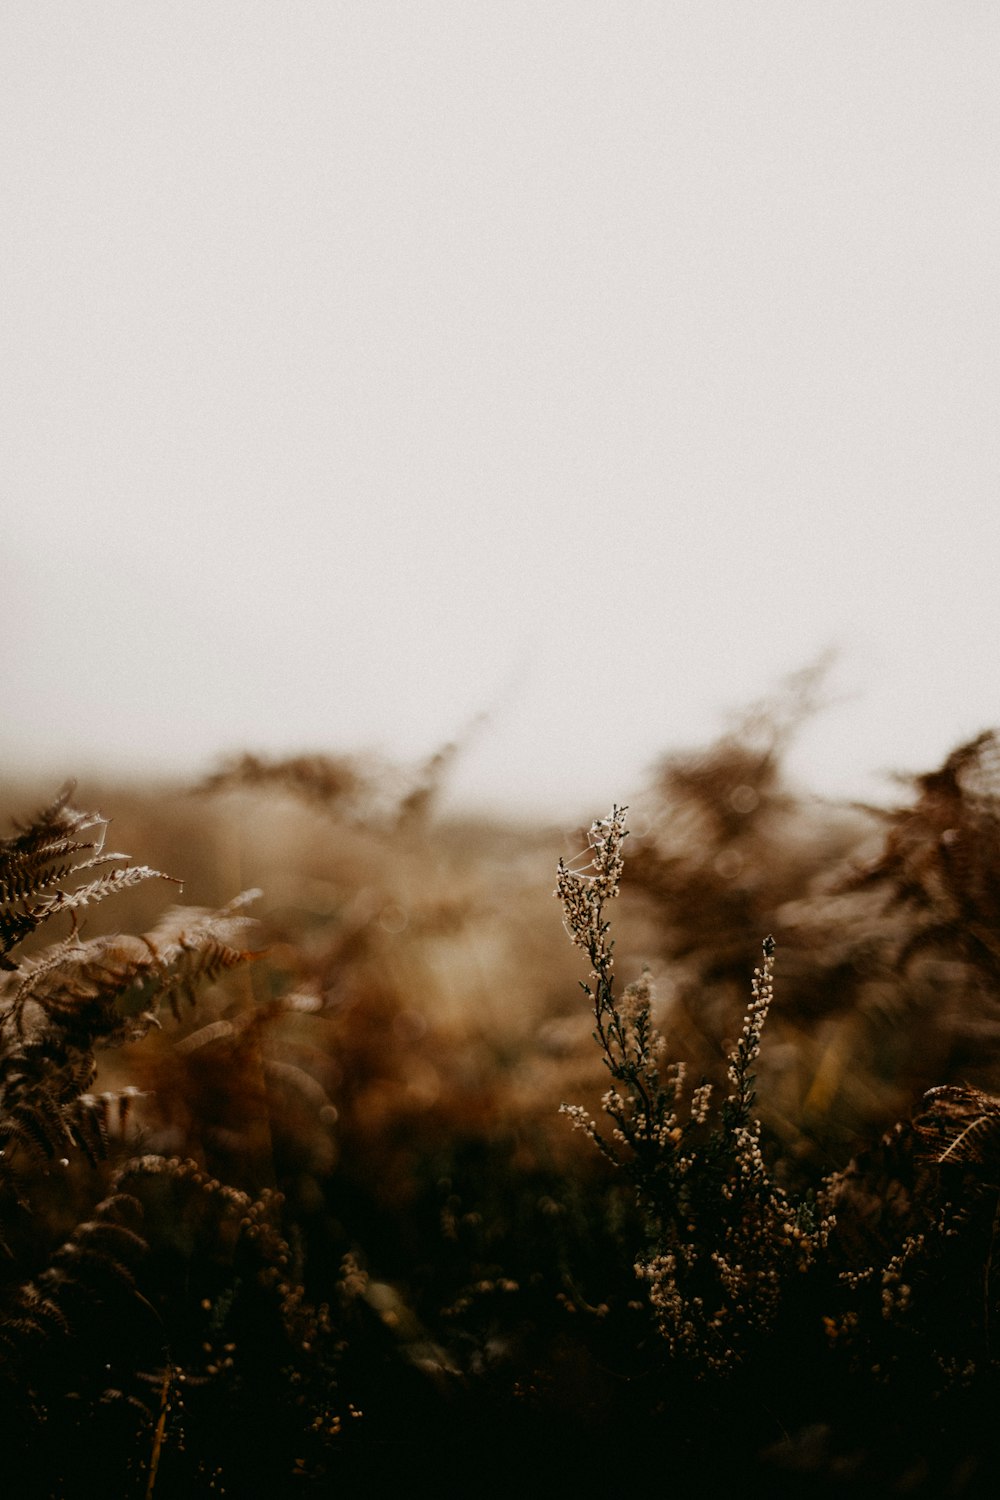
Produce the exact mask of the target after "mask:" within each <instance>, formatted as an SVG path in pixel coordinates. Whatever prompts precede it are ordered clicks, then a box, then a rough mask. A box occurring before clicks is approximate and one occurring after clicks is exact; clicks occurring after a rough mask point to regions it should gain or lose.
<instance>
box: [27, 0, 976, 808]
mask: <svg viewBox="0 0 1000 1500" xmlns="http://www.w3.org/2000/svg"><path fill="white" fill-rule="evenodd" d="M998 41H1000V8H998V6H997V5H996V4H995V0H944V3H935V4H932V3H920V0H878V3H872V0H859V3H850V0H836V3H834V0H827V3H823V4H820V3H814V0H772V3H767V0H757V3H753V4H748V3H746V0H735V3H720V0H699V3H687V4H682V3H675V4H671V3H667V0H659V3H655V4H653V3H631V0H611V3H593V0H565V3H563V0H559V3H553V0H525V3H521V0H400V3H394V4H388V3H379V0H353V3H340V4H338V3H332V0H325V3H282V0H270V3H253V0H238V3H236V0H210V3H209V0H169V3H160V0H149V3H142V0H121V3H117V4H111V3H106V0H95V3H87V0H65V3H46V0H4V3H3V5H2V6H0V65H2V75H0V77H2V87H0V202H2V205H3V217H2V224H3V230H4V232H3V236H2V241H0V338H2V341H0V350H2V358H0V518H2V530H0V548H2V563H3V574H2V576H3V583H4V598H5V615H6V620H7V625H6V628H5V630H4V631H3V635H2V639H0V673H2V680H3V684H4V707H5V711H4V713H3V715H2V718H0V757H2V761H3V763H4V764H6V765H7V767H8V768H9V769H12V770H13V769H19V768H20V767H21V766H22V765H23V763H24V762H25V761H26V760H28V761H30V763H31V764H32V765H33V766H36V767H40V768H43V769H48V768H49V767H51V769H52V773H53V775H54V776H57V777H62V776H64V775H66V774H71V773H74V772H76V773H78V774H79V773H81V772H85V771H86V770H88V769H89V768H92V767H97V766H106V767H112V768H115V767H121V768H122V769H124V770H127V771H129V772H130V773H134V772H137V771H142V770H144V769H146V768H150V769H156V770H164V769H168V770H176V771H179V772H181V773H184V774H187V773H188V772H192V771H194V772H197V771H201V770H204V769H205V768H207V767H208V766H210V765H212V764H213V763H214V762H215V761H216V760H217V758H218V757H219V756H220V755H221V754H224V753H227V752H232V751H236V750H242V749H254V750H258V751H265V752H271V753H279V752H284V751H298V750H302V749H327V750H331V751H342V750H357V749H364V748H366V747H372V748H376V749H379V750H381V751H383V752H385V753H388V754H394V755H399V756H403V757H407V758H409V757H415V756H421V755H424V754H426V753H428V752H429V751H431V750H433V749H434V748H435V747H436V746H437V745H439V744H440V743H441V742H442V741H444V740H447V739H448V738H449V737H451V736H452V735H453V734H455V733H456V732H457V731H460V730H461V729H462V728H463V726H464V725H465V724H466V723H467V722H468V720H469V719H470V718H471V717H472V716H473V715H474V714H476V713H477V712H478V711H480V710H486V711H488V712H491V713H492V719H491V722H490V725H489V727H488V728H487V729H485V730H484V731H483V732H482V733H480V734H479V735H478V736H477V737H476V739H475V740H474V742H473V743H472V744H470V747H469V750H468V753H467V754H466V756H465V758H464V760H463V761H462V763H461V765H460V766H459V767H458V768H457V771H456V777H455V789H456V796H458V797H460V798H464V799H465V800H468V801H472V800H476V799H488V800H489V801H491V802H493V803H494V804H496V803H499V804H502V805H507V806H518V805H519V806H521V807H522V808H529V809H536V808H543V807H552V808H556V807H559V808H563V809H569V808H578V807H583V808H584V809H585V810H586V811H588V812H589V811H591V810H592V811H593V812H595V813H598V812H603V811H604V810H605V805H606V804H607V803H609V802H610V800H612V798H615V797H621V796H625V795H629V794H630V793H631V792H632V789H633V788H634V787H635V786H636V785H637V784H639V783H640V781H641V778H642V776H643V772H644V768H645V767H647V766H648V765H649V763H650V761H651V760H653V759H654V758H655V757H656V756H657V755H658V754H659V753H660V752H662V751H664V750H667V749H669V748H671V747H675V746H678V745H685V744H691V743H697V742H698V741H700V740H703V739H705V738H706V737H709V736H711V735H712V734H713V733H714V731H715V730H716V729H717V728H718V727H719V726H720V725H721V724H722V723H723V722H724V720H725V715H726V713H727V711H729V710H731V709H734V708H738V707H739V705H740V704H742V703H744V702H746V701H748V700H751V699H755V698H758V697H760V696H761V695H762V694H763V693H764V692H766V691H767V690H768V688H770V687H771V686H772V685H773V684H774V683H775V682H777V681H778V680H779V679H780V678H781V677H782V676H783V675H784V674H786V673H788V672H790V671H793V670H794V669H796V668H798V667H801V666H802V665H804V664H805V663H806V662H808V661H809V660H810V659H811V658H813V657H814V656H815V655H816V654H817V653H818V652H819V651H820V650H822V649H823V648H825V647H828V646H834V647H839V648H840V651H841V655H840V658H839V663H838V666H837V668H836V670H835V673H834V679H833V683H832V686H833V688H834V690H835V691H836V692H838V693H841V694H842V695H843V701H841V702H839V703H838V704H837V705H836V706H835V707H833V708H832V709H830V710H829V711H828V712H827V713H826V714H825V715H824V716H823V717H822V718H821V719H818V720H817V721H816V722H815V724H814V725H813V726H812V727H811V728H810V729H808V730H807V731H806V732H805V733H804V734H803V736H802V738H801V743H800V744H799V746H798V748H797V749H796V751H795V753H794V754H793V757H792V768H793V770H794V772H795V774H796V775H797V776H799V777H800V778H801V779H802V780H803V781H804V782H806V783H808V784H810V785H812V786H814V787H816V788H817V789H818V790H820V791H824V792H832V793H847V794H852V795H853V794H856V795H872V794H873V792H874V791H875V790H876V789H877V787H878V785H879V784H880V783H878V782H877V781H875V780H874V779H873V776H874V774H875V773H878V772H880V771H882V770H883V769H885V768H887V767H892V766H899V767H910V768H913V769H918V770H919V769H923V768H925V767H926V766H929V765H930V764H932V763H934V762H936V761H937V760H939V759H940V758H941V756H943V755H944V754H945V753H946V752H947V750H948V749H949V748H951V746H952V745H953V744H955V743H956V742H957V741H958V740H959V739H960V738H961V737H963V736H967V735H970V734H972V733H975V732H976V731H977V730H979V729H981V728H983V727H985V726H987V725H989V724H992V723H995V722H998V721H1000V681H998V673H997V656H998V644H997V643H998V641H1000V587H998V564H1000V503H998V500H1000V494H998V483H997V481H998V470H1000V462H998V457H1000V455H998V446H1000V445H998V395H1000V379H998V376H1000V369H998V366H1000V254H998V251H1000V244H998V239H1000V233H998V231H1000V196H998V186H1000V180H998V156H1000V87H998V78H1000V69H998V62H1000V57H998V50H1000V49H998Z"/></svg>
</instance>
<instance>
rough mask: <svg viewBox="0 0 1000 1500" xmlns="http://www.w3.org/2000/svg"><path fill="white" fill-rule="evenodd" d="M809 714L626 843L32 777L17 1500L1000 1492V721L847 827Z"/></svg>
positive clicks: (0, 1245) (18, 800)
mask: <svg viewBox="0 0 1000 1500" xmlns="http://www.w3.org/2000/svg"><path fill="white" fill-rule="evenodd" d="M806 696H808V695H806ZM807 708H808V704H807V703H806V702H805V701H804V699H803V697H802V695H801V694H798V695H796V693H795V692H792V693H791V694H790V695H789V696H787V697H785V698H779V699H777V700H775V701H774V702H773V703H771V704H769V705H767V706H765V707H764V708H762V709H760V710H757V711H754V712H751V713H748V714H747V715H746V717H745V718H744V720H742V721H741V722H740V723H739V724H738V725H737V726H736V727H735V728H734V729H733V730H732V731H731V732H730V733H728V734H726V735H725V736H724V737H723V738H721V739H720V740H719V741H718V742H717V743H715V744H714V745H711V746H709V747H708V748H706V749H704V750H702V751H699V752H696V753H690V754H684V755H681V754H676V755H673V756H670V757H668V758H667V759H665V760H664V761H663V763H662V764H661V765H660V766H659V767H658V769H657V771H656V773H655V775H654V776H653V777H652V778H651V781H650V784H649V786H648V787H647V788H646V789H645V790H644V791H643V792H642V793H641V795H639V796H634V797H633V798H632V803H631V806H630V807H629V808H628V809H623V808H620V807H612V808H603V809H593V810H591V812H592V813H595V814H598V815H599V816H597V817H596V820H595V821H594V822H593V824H592V825H590V826H589V828H588V827H587V826H586V825H584V826H582V827H580V828H576V829H570V828H565V827H557V826H553V827H543V826H540V825H539V824H538V823H537V822H525V823H524V824H523V826H522V825H518V823H517V822H516V821H515V820H510V821H508V822H506V823H501V822H498V821H493V822H491V821H488V820H486V819H480V820H477V819H475V818H472V817H470V816H464V817H458V816H454V815H452V816H447V815H445V814H444V813H442V812H441V810H440V807H439V801H440V794H441V792H442V789H443V787H445V786H446V783H447V776H448V770H449V764H450V752H449V751H447V750H446V751H443V752H442V753H441V754H440V755H439V756H437V757H435V758H434V759H433V761H431V762H430V763H429V764H427V765H425V766H422V767H418V768H416V769H415V770H407V769H405V768H400V767H398V766H391V765H376V764H374V763H372V762H370V761H363V760H354V759H351V758H348V757H341V758H338V757H332V756H319V755H317V756H314V757H303V758H300V759H297V760H290V761H282V762H276V761H267V760H265V759H262V758H259V757H256V756H252V755H246V756H244V757H243V758H242V759H239V760H235V761H233V762H231V763H228V764H226V765H223V766H221V767H219V768H217V769H216V770H215V771H213V772H212V774H211V775H209V776H207V777H206V778H205V780H204V781H203V782H201V783H200V784H199V785H197V786H177V785H173V786H156V787H154V786H148V787H142V788H136V787H135V786H121V785H114V784H106V785H98V784H95V783H94V782H88V783H86V784H81V785H80V786H79V787H76V788H73V787H67V788H66V789H64V790H63V791H62V792H61V793H59V794H58V795H55V796H54V793H55V788H53V787H47V788H38V787H34V786H31V785H28V784H27V783H25V784H23V785H15V784H13V783H10V782H8V783H7V785H6V786H5V794H4V800H5V807H4V808H3V810H2V811H3V813H4V815H5V816H6V817H7V820H8V821H7V828H6V830H5V832H6V835H7V836H6V837H5V839H4V840H3V842H2V843H0V1135H2V1137H3V1139H2V1142H0V1145H2V1147H3V1149H2V1152H0V1250H2V1259H0V1268H2V1269H0V1276H2V1291H0V1341H2V1346H3V1359H2V1366H0V1374H2V1379H3V1397H2V1401H0V1429H2V1434H0V1435H2V1443H3V1450H2V1451H3V1454H4V1460H3V1462H4V1471H5V1474H6V1476H7V1477H8V1481H9V1482H11V1483H13V1476H17V1483H16V1485H15V1486H14V1487H12V1488H11V1490H10V1493H12V1494H14V1493H16V1494H17V1495H18V1496H25V1497H33V1496H59V1497H63V1496H65V1497H75V1496H88V1495H91V1494H94V1495H105V1496H109V1497H111V1496H114V1497H133V1496H135V1497H140V1500H143V1497H145V1500H150V1497H153V1496H156V1497H163V1500H166V1497H175V1496H176V1497H180V1496H183V1497H191V1500H194V1497H198V1496H208V1495H229V1496H236V1497H250V1496H261V1495H267V1496H275V1497H280V1496H285V1495H331V1496H334V1495H342V1496H355V1495H357V1496H362V1495H363V1496H366V1497H368V1496H376V1495H383V1494H384V1495H395V1494H410V1493H423V1492H431V1491H433V1492H435V1493H438V1494H441V1495H446V1496H447V1495H455V1496H458V1495H469V1496H473V1495H475V1496H485V1495H498V1496H499V1495H511V1494H528V1495H536V1494H537V1495H550V1494H557V1493H567V1494H568V1493H572V1492H574V1491H575V1492H576V1493H580V1494H598V1493H601V1494H604V1493H608V1492H609V1491H610V1488H611V1486H613V1485H615V1486H619V1485H629V1484H639V1483H646V1482H647V1481H646V1479H644V1478H643V1477H642V1476H648V1475H649V1474H650V1473H655V1474H656V1475H657V1476H658V1477H657V1491H658V1493H665V1494H674V1493H678V1494H680V1493H683V1492H684V1491H686V1490H687V1489H688V1487H689V1486H692V1485H697V1487H698V1489H699V1491H700V1492H701V1493H702V1494H708V1495H712V1494H721V1493H728V1492H729V1490H730V1488H731V1487H733V1486H739V1487H741V1489H742V1490H743V1491H744V1492H748V1493H765V1494H773V1495H789V1496H792V1495H799V1494H802V1495H805V1494H807V1493H808V1494H810V1495H841V1494H843V1495H847V1494H850V1495H852V1496H854V1495H897V1494H898V1495H918V1496H923V1495H928V1496H929V1495H934V1496H938V1495H944V1496H973V1495H980V1494H987V1493H990V1494H992V1493H993V1492H994V1490H995V1478H994V1476H995V1473H996V1465H997V1461H998V1457H1000V1455H998V1453H997V1447H998V1441H1000V1440H998V1436H997V1434H998V1432H1000V1429H998V1427H997V1423H996V1410H997V1403H998V1400H1000V1348H998V1343H1000V1336H998V1335H997V1333H996V1331H995V1330H996V1329H997V1327H998V1326H1000V1265H997V1264H995V1263H996V1262H997V1261H1000V1256H998V1255H997V1254H996V1250H997V1234H998V1227H1000V1098H996V1097H994V1093H997V1094H1000V843H998V833H1000V740H998V739H997V738H996V737H995V736H993V735H992V734H984V735H982V736H980V737H979V738H978V739H976V740H975V741H973V742H972V743H970V744H966V745H964V746H961V747H959V748H957V749H956V750H955V751H954V752H953V754H952V755H951V756H950V757H949V758H948V759H947V761H946V762H945V764H943V765H942V766H940V767H939V768H937V769H932V770H929V771H927V772H926V773H925V774H922V775H919V776H914V777H912V778H910V779H908V780H906V781H901V782H900V784H899V786H898V788H897V800H896V805H895V806H894V807H892V808H888V809H886V808H866V807H861V806H835V805H830V804H827V803H823V802H820V801H818V800H816V799H811V798H809V797H808V796H806V795H805V794H802V793H797V792H796V791H795V790H794V789H792V788H790V787H789V785H788V784H787V782H786V778H785V775H784V772H783V753H784V751H785V748H786V746H787V744H788V741H789V738H790V736H791V735H792V734H794V732H795V729H796V726H797V724H798V722H799V719H800V718H801V716H802V714H803V713H804V712H806V711H807ZM68 769H71V768H68ZM38 808H41V809H42V810H41V811H37V810H36V809H38ZM87 809H89V811H88V810H87ZM12 820H13V821H12ZM108 820H110V822H109V821H108ZM588 821H589V820H588Z"/></svg>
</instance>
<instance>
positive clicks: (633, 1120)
mask: <svg viewBox="0 0 1000 1500" xmlns="http://www.w3.org/2000/svg"><path fill="white" fill-rule="evenodd" d="M625 811H626V810H625V809H624V808H618V807H615V808H614V809H613V810H612V813H611V816H610V817H609V818H606V819H603V820H602V821H600V822H596V823H594V824H593V825H592V827H591V830H590V842H589V845H588V850H587V852H588V853H589V854H590V862H589V864H588V865H586V866H584V867H583V868H581V869H577V870H574V869H571V868H570V866H568V865H567V864H566V863H565V862H564V861H562V860H560V862H559V867H558V877H557V884H556V895H557V896H558V897H559V898H560V900H561V901H562V905H563V913H564V923H565V926H566V930H567V932H568V934H569V936H570V938H571V939H572V941H573V942H574V943H575V944H576V945H577V946H578V947H580V948H582V949H583V950H584V951H585V952H586V953H587V955H588V957H589V959H590V964H591V972H590V982H589V983H585V984H583V985H582V988H583V990H584V992H585V993H586V995H587V996H588V998H589V1000H590V1001H591V1004H592V1005H593V1009H594V1021H595V1028H594V1038H595V1040H596V1041H597V1043H598V1045H599V1047H600V1049H601V1053H602V1061H603V1063H604V1065H605V1067H606V1068H607V1069H608V1071H609V1072H610V1074H611V1078H612V1084H611V1087H610V1088H609V1089H608V1090H607V1092H606V1093H605V1094H604V1097H603V1099H602V1108H603V1110H604V1113H605V1115H606V1116H607V1117H608V1118H609V1119H610V1121H611V1124H612V1129H611V1132H610V1139H608V1137H607V1136H606V1135H605V1134H602V1132H601V1130H599V1128H598V1126H597V1122H596V1121H595V1120H593V1119H592V1118H591V1117H590V1115H589V1114H588V1113H587V1112H586V1111H585V1110H584V1109H583V1108H582V1107H581V1106H580V1105H566V1104H564V1105H563V1106H562V1110H563V1112H564V1113H565V1114H567V1115H568V1116H569V1117H570V1119H571V1120H572V1122H573V1124H574V1126H575V1127H577V1128H578V1129H582V1130H583V1131H584V1132H585V1134H587V1135H588V1136H589V1137H590V1139H591V1140H592V1141H593V1142H594V1144H595V1145H596V1146H597V1147H598V1149H599V1150H600V1151H601V1152H602V1153H603V1154H604V1155H605V1156H606V1157H607V1158H608V1159H609V1160H610V1161H612V1162H613V1163H614V1164H615V1165H616V1166H618V1167H619V1168H622V1169H624V1171H625V1172H626V1173H627V1175H628V1176H629V1177H630V1179H631V1181H632V1183H633V1186H634V1189H635V1193H636V1198H637V1202H638V1204H639V1206H640V1208H641V1209H642V1211H643V1216H644V1219H645V1223H646V1228H647V1244H646V1245H645V1246H644V1247H643V1248H642V1250H641V1253H640V1254H639V1255H638V1256H637V1259H636V1264H635V1269H636V1274H637V1275H638V1277H639V1279H640V1280H641V1281H643V1282H644V1283H645V1284H646V1287H647V1290H648V1295H649V1299H650V1304H651V1306H652V1309H653V1313H654V1317H655V1319H656V1323H657V1327H658V1328H659V1331H660V1333H661V1334H662V1336H663V1338H664V1340H665V1341H666V1343H667V1346H668V1348H669V1350H670V1352H671V1354H672V1355H674V1356H675V1357H677V1358H681V1359H683V1360H684V1361H685V1362H686V1363H688V1364H690V1365H691V1366H693V1367H694V1369H695V1371H696V1372H697V1373H698V1374H707V1373H716V1374H718V1373H722V1372H724V1371H725V1370H727V1369H729V1368H731V1367H732V1366H733V1365H734V1364H736V1363H739V1362H740V1361H741V1359H742V1358H743V1357H744V1355H745V1353H746V1352H747V1350H748V1348H749V1347H750V1346H751V1345H752V1343H753V1342H754V1341H755V1340H756V1339H757V1338H759V1336H760V1335H762V1334H764V1333H766V1332H767V1331H768V1330H769V1329H770V1328H771V1327H772V1325H773V1323H774V1320H775V1318H776V1316H777V1312H778V1309H779V1306H780V1304H781V1301H782V1297H783V1294H784V1290H785V1285H786V1282H787V1280H788V1278H789V1277H790V1276H794V1275H796V1274H798V1273H800V1272H803V1271H805V1270H806V1269H807V1268H808V1267H809V1265H810V1264H811V1263H812V1260H813V1258H814V1255H815V1251H816V1249H817V1248H818V1246H819V1244H820V1243H821V1242H825V1238H826V1236H827V1234H828V1232H829V1229H830V1223H829V1222H828V1221H825V1222H822V1223H819V1224H817V1223H815V1222H814V1217H813V1215H812V1213H811V1212H810V1211H809V1209H808V1207H807V1206H806V1205H795V1204H793V1203H792V1202H791V1201H790V1199H789V1198H788V1196H787V1195H786V1193H785V1192H784V1190H783V1189H782V1188H781V1187H780V1186H779V1185H778V1184H776V1183H775V1181H774V1180H773V1178H772V1176H771V1174H770V1172H769V1170H768V1167H767V1164H766V1162H765V1159H764V1155H763V1151H762V1148H761V1126H760V1122H759V1120H758V1119H756V1117H755V1116H754V1114H753V1105H754V1100H755V1096H756V1080H755V1075H754V1073H753V1068H754V1065H755V1064H756V1061H757V1058H758V1056H759V1054H760V1046H761V1037H762V1033H763V1029H764V1025H765V1023H766V1021H767V1016H768V1012H769V1010H770V1007H771V1004H772V1001H773V996H774V983H773V980H774V955H775V945H774V940H773V938H770V937H768V938H766V939H765V941H764V956H763V962H762V964H761V966H760V967H759V968H757V969H755V971H754V976H753V983H752V991H751V999H750V1004H749V1007H748V1009H747V1012H746V1015H745V1017H744V1019H743V1026H742V1030H741V1032H740V1036H739V1038H738V1040H737V1042H736V1045H735V1047H734V1048H733V1050H732V1052H731V1054H730V1056H729V1059H728V1069H727V1078H728V1082H729V1092H728V1094H727V1095H726V1096H725V1098H724V1099H723V1100H722V1101H721V1103H720V1104H719V1105H718V1106H717V1107H716V1108H715V1109H714V1110H713V1106H712V1087H711V1085H710V1084H708V1083H706V1082H704V1081H703V1082H702V1083H700V1084H699V1085H698V1086H697V1087H696V1088H694V1089H693V1090H691V1091H690V1093H689V1094H687V1095H686V1090H685V1083H686V1079H685V1066H684V1063H683V1061H674V1062H668V1061H667V1060H666V1057H665V1053H666V1042H665V1039H664V1037H663V1036H662V1035H661V1034H660V1033H659V1031H658V1030H657V1028H656V1026H655V1025H654V1023H653V1021H652V1015H651V1012H652V1002H653V988H652V983H651V979H650V976H649V974H648V972H644V973H643V975H642V977H641V978H640V979H639V980H638V981H637V982H635V983H633V984H631V985H629V986H628V987H627V988H626V989H625V991H624V992H623V994H622V996H621V998H620V999H619V998H618V997H617V996H616V993H615V979H614V972H613V968H614V958H613V948H614V944H613V941H612V940H611V938H610V937H609V932H610V921H609V919H608V918H607V916H606V914H605V906H606V903H607V902H608V901H609V900H611V899H612V898H613V897H614V896H616V895H617V894H618V888H619V881H620V878H621V874H622V870H623V865H624V861H623V858H622V846H623V844H624V841H625V839H626V837H627V829H626V827H625ZM685 1096H686V1100H687V1102H686V1108H685V1107H684V1099H685Z"/></svg>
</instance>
